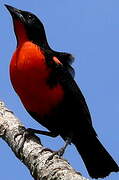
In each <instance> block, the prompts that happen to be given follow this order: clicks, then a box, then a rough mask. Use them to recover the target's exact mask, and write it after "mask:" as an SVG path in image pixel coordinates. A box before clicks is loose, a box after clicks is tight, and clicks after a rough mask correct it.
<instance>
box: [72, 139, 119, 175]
mask: <svg viewBox="0 0 119 180" xmlns="http://www.w3.org/2000/svg"><path fill="white" fill-rule="evenodd" d="M73 143H74V144H75V146H76V148H77V150H78V152H79V153H80V155H81V157H82V159H83V161H84V163H85V166H86V168H87V170H88V173H89V175H90V176H91V177H92V178H95V179H96V178H104V177H106V176H108V175H109V174H110V173H111V172H118V171H119V166H118V165H117V164H116V162H115V161H114V160H113V158H112V157H111V156H110V154H109V153H108V152H107V151H106V149H105V148H104V147H103V145H102V144H101V143H100V141H99V140H98V138H97V137H96V136H89V137H87V138H83V139H80V138H79V139H77V138H75V139H74V140H73Z"/></svg>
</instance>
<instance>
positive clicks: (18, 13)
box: [5, 4, 25, 22]
mask: <svg viewBox="0 0 119 180" xmlns="http://www.w3.org/2000/svg"><path fill="white" fill-rule="evenodd" d="M5 7H6V8H7V9H8V11H9V12H10V14H11V16H12V18H13V20H15V19H18V20H20V21H21V22H24V21H25V19H24V17H23V15H22V11H21V10H19V9H16V8H14V7H12V6H9V5H7V4H5Z"/></svg>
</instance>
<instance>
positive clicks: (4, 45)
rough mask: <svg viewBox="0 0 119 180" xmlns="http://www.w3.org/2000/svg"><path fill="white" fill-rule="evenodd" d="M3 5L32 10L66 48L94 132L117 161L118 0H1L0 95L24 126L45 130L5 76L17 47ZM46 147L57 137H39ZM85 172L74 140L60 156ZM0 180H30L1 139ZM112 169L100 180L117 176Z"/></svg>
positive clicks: (54, 42) (52, 40)
mask: <svg viewBox="0 0 119 180" xmlns="http://www.w3.org/2000/svg"><path fill="white" fill-rule="evenodd" d="M4 4H9V5H12V6H14V7H17V8H19V9H23V10H28V11H31V12H33V13H35V14H36V15H37V16H38V17H39V18H40V19H41V21H42V22H43V24H44V26H45V29H46V34H47V37H48V41H49V44H50V45H51V47H52V48H54V49H55V50H58V51H66V52H71V53H72V54H73V55H74V56H75V62H74V64H73V66H74V68H75V71H76V76H75V80H76V81H77V83H78V85H79V86H80V88H81V90H82V91H83V94H84V95H85V98H86V101H87V104H88V106H89V109H90V112H91V116H92V119H93V125H94V127H95V129H96V131H97V134H98V136H99V138H100V140H101V142H102V143H103V144H104V146H105V147H106V149H107V150H108V151H109V152H110V154H111V155H112V156H113V158H114V159H115V160H116V162H117V163H119V1H118V0H83V1H81V0H75V1H74V0H50V1H48V0H33V1H29V0H25V1H15V0H11V1H10V0H1V2H0V14H1V15H0V22H1V33H0V42H1V43H0V74H1V75H0V77H1V83H0V99H1V100H3V101H4V102H5V103H6V104H7V106H8V107H9V108H10V109H11V110H13V111H14V113H15V115H16V116H17V117H19V118H20V119H21V120H22V122H23V123H24V124H25V126H26V127H32V128H36V129H44V128H43V127H42V126H40V125H39V124H38V123H37V122H35V121H34V120H33V119H32V118H31V117H30V116H29V114H28V113H27V112H26V111H25V109H24V107H23V105H22V104H21V102H20V100H19V98H18V96H17V95H16V94H15V92H14V90H13V88H12V86H11V83H10V80H9V62H10V59H11V56H12V53H13V52H14V50H15V48H16V39H15V36H14V33H13V27H12V20H11V17H10V15H9V13H8V11H7V10H6V9H5V7H4ZM40 137H41V140H42V143H43V144H44V145H45V146H46V147H50V148H52V149H58V148H60V147H61V146H62V145H63V143H64V142H63V140H62V139H61V138H60V137H57V138H55V139H53V138H49V137H44V136H40ZM64 157H65V158H66V159H68V161H69V162H70V163H71V165H72V166H73V167H74V168H75V169H76V170H78V171H80V172H81V173H82V174H83V175H84V176H85V177H89V176H88V174H87V170H86V168H85V166H84V164H83V162H82V160H81V158H80V155H79V154H78V152H77V151H76V149H75V147H74V146H73V145H71V146H69V147H68V148H67V150H66V153H65V155H64ZM0 162H1V163H0V169H1V171H0V179H8V178H9V179H11V180H16V179H17V180H21V178H22V179H23V180H25V179H29V180H33V178H32V177H31V175H30V173H29V171H28V170H27V169H26V168H25V166H24V165H23V164H22V163H21V162H20V161H19V160H17V158H16V157H15V156H14V154H13V153H12V151H11V150H10V148H9V147H8V146H7V145H6V143H4V142H3V140H0ZM117 179H119V173H118V174H117V173H113V174H111V175H110V176H109V177H107V178H105V179H104V180H117Z"/></svg>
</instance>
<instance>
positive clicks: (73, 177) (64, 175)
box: [0, 102, 86, 180]
mask: <svg viewBox="0 0 119 180" xmlns="http://www.w3.org/2000/svg"><path fill="white" fill-rule="evenodd" d="M23 130H25V127H24V126H23V124H22V123H21V122H20V121H19V120H18V118H16V117H15V116H14V114H13V112H11V111H10V110H8V109H7V108H6V107H5V105H4V103H3V102H0V136H1V137H2V138H3V140H5V141H6V142H7V144H8V145H9V146H10V147H11V149H12V151H13V152H14V153H15V155H16V156H17V158H19V159H20V160H21V161H22V162H23V163H24V164H25V165H26V166H27V167H28V169H29V170H30V173H31V175H32V176H33V177H34V179H35V180H69V179H70V180H86V178H84V177H83V176H82V175H81V174H80V173H78V172H76V171H75V170H74V169H73V168H72V167H71V166H70V165H69V163H68V162H67V161H66V160H64V159H63V158H59V156H57V155H55V156H54V157H53V159H51V160H48V158H49V156H51V155H52V150H49V149H47V148H44V147H43V146H42V145H41V142H40V139H39V138H38V137H37V136H35V135H30V136H28V137H27V138H26V140H25V142H24V145H23V146H21V142H22V138H23V136H22V135H20V134H23Z"/></svg>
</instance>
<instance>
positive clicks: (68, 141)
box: [48, 137, 71, 160]
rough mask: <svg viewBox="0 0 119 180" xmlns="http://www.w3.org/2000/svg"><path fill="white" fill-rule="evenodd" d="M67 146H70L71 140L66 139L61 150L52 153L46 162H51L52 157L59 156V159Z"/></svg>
mask: <svg viewBox="0 0 119 180" xmlns="http://www.w3.org/2000/svg"><path fill="white" fill-rule="evenodd" d="M69 144H71V138H70V137H67V138H66V142H65V145H64V146H63V147H62V148H60V149H59V150H58V151H54V152H53V154H52V155H51V156H50V157H49V158H48V160H51V159H52V158H53V156H54V155H59V156H60V157H61V156H63V154H64V152H65V150H66V148H67V146H68V145H69Z"/></svg>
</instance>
